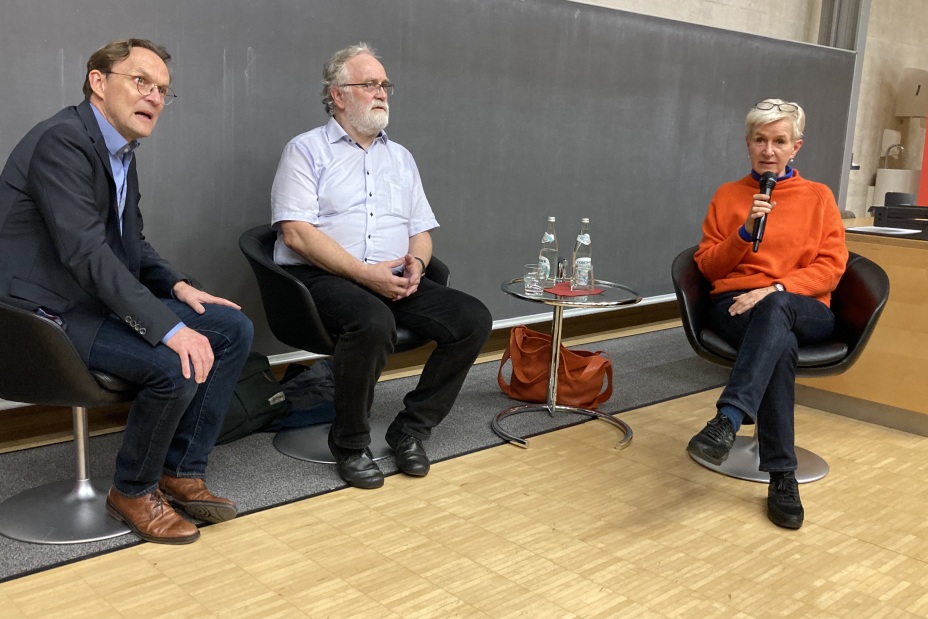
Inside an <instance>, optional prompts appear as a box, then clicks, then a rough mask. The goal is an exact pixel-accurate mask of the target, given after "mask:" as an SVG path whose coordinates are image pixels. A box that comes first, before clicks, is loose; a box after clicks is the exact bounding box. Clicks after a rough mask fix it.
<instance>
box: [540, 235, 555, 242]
mask: <svg viewBox="0 0 928 619" xmlns="http://www.w3.org/2000/svg"><path fill="white" fill-rule="evenodd" d="M541 242H542V243H553V242H554V235H553V234H551V233H550V232H545V233H544V234H543V235H542V237H541Z"/></svg>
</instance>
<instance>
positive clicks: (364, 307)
mask: <svg viewBox="0 0 928 619" xmlns="http://www.w3.org/2000/svg"><path fill="white" fill-rule="evenodd" d="M287 270H288V271H290V272H291V273H293V274H294V275H295V276H296V277H298V278H299V279H300V280H301V281H303V283H305V284H306V287H307V288H308V289H309V292H310V294H311V295H312V297H313V301H314V302H315V304H316V308H317V309H318V311H319V316H320V317H321V319H322V323H323V324H324V325H325V327H326V329H328V330H329V332H330V333H333V334H334V335H335V341H336V344H335V353H334V354H333V372H334V374H335V421H334V422H333V423H332V438H333V440H334V442H335V444H336V445H338V446H340V447H344V448H346V449H362V448H364V447H367V446H368V445H369V444H370V421H369V419H368V415H369V411H370V409H371V405H372V404H373V401H374V386H375V385H376V384H377V379H378V378H380V373H381V371H383V367H384V364H385V363H386V360H387V357H388V356H389V355H390V354H391V353H392V352H393V348H394V346H395V345H396V327H397V326H398V325H399V326H402V327H404V328H406V329H409V330H410V331H412V332H413V333H415V334H416V335H418V336H420V337H423V338H425V339H428V340H432V341H434V342H435V343H436V345H437V347H436V348H435V350H434V351H433V352H432V354H431V356H429V359H428V361H427V362H426V364H425V368H423V370H422V376H421V377H420V378H419V383H418V384H417V385H416V388H415V389H413V390H412V391H410V392H409V393H408V394H406V397H405V398H404V399H403V410H402V411H400V413H399V414H398V415H397V416H396V419H394V421H393V423H392V424H391V425H390V428H389V430H388V431H387V436H388V439H391V440H394V439H396V438H398V437H399V435H401V434H408V435H410V436H413V437H415V438H418V439H421V440H425V439H428V438H429V436H430V435H431V431H432V428H434V427H435V426H437V425H438V424H439V423H441V420H442V419H444V418H445V416H446V415H447V414H448V412H449V411H450V410H451V406H452V405H453V404H454V401H455V399H456V398H457V396H458V393H459V392H460V391H461V386H462V385H463V384H464V379H465V378H466V377H467V372H468V371H469V370H470V367H471V365H473V363H474V361H475V360H476V359H477V355H478V354H479V353H480V349H481V348H482V347H483V344H484V343H485V342H486V340H487V338H488V337H489V335H490V330H491V329H492V326H493V319H492V317H491V316H490V311H489V310H488V309H487V308H486V306H484V304H483V303H481V302H480V301H479V300H477V299H475V298H474V297H472V296H470V295H468V294H465V293H463V292H461V291H460V290H454V289H453V288H447V287H445V286H442V285H440V284H436V283H435V282H433V281H431V280H428V279H425V278H423V279H422V281H421V282H420V284H419V288H418V289H417V290H416V292H415V293H413V294H412V295H411V296H409V297H407V298H405V299H402V300H400V301H390V300H388V299H386V298H384V297H381V296H379V295H376V294H374V293H372V292H371V291H370V290H368V289H367V288H364V287H363V286H360V285H358V284H355V283H354V282H352V281H349V280H347V279H345V278H342V277H339V276H337V275H332V274H330V273H327V272H325V271H323V270H322V269H318V268H316V267H312V266H293V267H287Z"/></svg>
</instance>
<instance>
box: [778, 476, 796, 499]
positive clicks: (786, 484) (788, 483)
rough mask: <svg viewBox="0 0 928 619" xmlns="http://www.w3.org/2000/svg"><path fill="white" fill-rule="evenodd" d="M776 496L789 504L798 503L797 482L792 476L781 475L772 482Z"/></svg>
mask: <svg viewBox="0 0 928 619" xmlns="http://www.w3.org/2000/svg"><path fill="white" fill-rule="evenodd" d="M774 490H775V491H776V493H777V495H778V496H779V497H780V498H782V499H785V500H786V501H788V502H790V503H799V482H797V481H796V477H795V476H793V475H782V476H780V478H779V479H777V480H776V481H775V482H774Z"/></svg>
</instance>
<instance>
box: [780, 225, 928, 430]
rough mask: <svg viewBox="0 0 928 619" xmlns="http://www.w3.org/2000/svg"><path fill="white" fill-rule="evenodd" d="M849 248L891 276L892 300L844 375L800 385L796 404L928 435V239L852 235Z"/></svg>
mask: <svg viewBox="0 0 928 619" xmlns="http://www.w3.org/2000/svg"><path fill="white" fill-rule="evenodd" d="M847 246H848V249H849V250H851V251H852V252H855V253H858V254H860V255H862V256H866V257H867V258H870V259H871V260H873V261H874V262H876V263H877V264H879V265H880V266H881V267H883V269H884V270H885V271H886V273H887V274H888V275H889V281H890V290H889V301H888V303H887V304H886V308H885V309H884V311H883V315H882V317H881V318H880V322H879V323H878V324H877V327H876V329H875V330H874V332H873V336H872V337H871V338H870V342H869V343H868V344H867V347H866V349H865V350H864V352H863V354H861V356H860V358H859V359H858V360H857V363H855V364H854V365H853V366H852V367H851V369H850V370H848V371H847V372H845V373H844V374H841V375H840V376H832V377H827V378H805V379H799V380H797V381H796V383H797V384H796V401H797V402H798V403H801V404H805V405H808V406H812V407H815V408H819V409H821V410H826V411H829V412H833V413H839V414H843V415H847V416H849V417H854V418H857V419H862V420H864V421H869V422H871V423H876V424H880V425H884V426H888V427H892V428H896V429H899V430H905V431H907V432H912V433H915V434H921V435H923V436H928V241H921V240H912V239H908V238H904V237H888V236H876V235H870V234H861V233H856V234H855V233H853V232H851V231H850V229H849V231H848V234H847Z"/></svg>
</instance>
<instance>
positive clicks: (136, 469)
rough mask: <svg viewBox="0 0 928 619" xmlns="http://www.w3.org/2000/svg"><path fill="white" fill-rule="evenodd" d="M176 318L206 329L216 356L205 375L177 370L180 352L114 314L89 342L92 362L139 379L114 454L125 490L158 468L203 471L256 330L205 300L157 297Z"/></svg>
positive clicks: (140, 487) (149, 484) (152, 478)
mask: <svg viewBox="0 0 928 619" xmlns="http://www.w3.org/2000/svg"><path fill="white" fill-rule="evenodd" d="M162 301H163V302H164V304H165V305H167V306H168V307H169V308H170V309H171V310H172V311H173V312H174V313H176V314H177V316H178V318H180V320H183V321H184V323H185V324H186V325H187V326H188V327H190V328H191V329H193V330H195V331H197V332H198V333H200V334H202V335H204V336H206V337H207V338H208V339H209V342H210V344H211V345H212V348H213V355H214V362H213V367H212V370H211V371H210V373H209V374H208V375H207V377H206V381H205V382H203V383H202V384H200V385H197V383H196V381H195V380H194V379H193V371H192V369H191V377H190V378H189V379H187V378H184V376H183V374H182V373H181V366H180V357H178V356H177V353H175V352H174V351H173V350H171V349H170V348H168V347H167V346H165V345H164V344H158V345H157V346H154V347H152V346H151V345H149V344H148V343H147V342H146V341H145V340H143V339H142V338H140V337H139V336H138V335H137V334H136V333H135V332H134V331H132V329H130V328H129V327H128V326H127V325H125V324H124V323H123V322H122V321H120V320H119V319H117V318H116V317H115V316H111V317H110V318H108V319H107V320H106V321H105V322H104V323H103V325H102V326H101V327H100V330H99V331H98V332H97V337H96V339H95V340H94V343H93V346H92V347H91V349H90V368H91V369H93V370H100V371H102V372H106V373H107V374H112V375H113V376H117V377H119V378H122V379H124V380H126V381H129V382H132V383H135V384H136V385H139V387H140V388H139V392H138V395H137V396H136V398H135V400H134V401H133V403H132V407H131V408H130V409H129V419H128V421H127V423H126V430H125V433H124V435H123V439H122V446H121V447H120V449H119V453H118V455H117V456H116V473H115V475H114V478H113V485H115V486H116V489H117V490H118V491H119V492H121V493H122V494H124V495H126V496H128V497H139V496H143V495H145V494H148V493H149V492H152V491H153V490H154V489H155V488H157V486H158V480H159V479H160V478H161V475H162V474H166V475H171V476H174V477H199V478H203V477H205V475H206V460H207V458H208V457H209V454H210V452H211V451H212V449H213V446H214V445H215V444H216V438H217V437H218V436H219V431H220V430H221V429H222V422H223V420H224V419H225V416H226V412H227V411H228V410H229V403H230V401H231V398H232V393H233V391H234V390H235V385H236V383H237V382H238V378H239V375H240V374H241V371H242V367H243V366H244V364H245V359H246V358H247V356H248V352H249V351H250V350H251V340H252V336H253V334H254V329H253V327H252V324H251V321H250V320H249V319H248V317H247V316H245V315H244V314H243V313H242V312H240V311H238V310H236V309H233V308H231V307H226V306H223V305H205V307H206V313H205V314H202V315H200V314H197V313H196V312H194V311H193V309H191V308H190V307H189V306H188V305H187V304H185V303H181V302H180V301H176V300H174V299H162Z"/></svg>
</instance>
